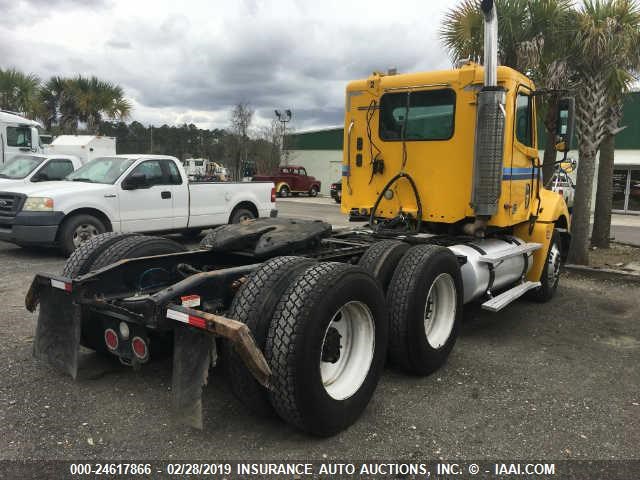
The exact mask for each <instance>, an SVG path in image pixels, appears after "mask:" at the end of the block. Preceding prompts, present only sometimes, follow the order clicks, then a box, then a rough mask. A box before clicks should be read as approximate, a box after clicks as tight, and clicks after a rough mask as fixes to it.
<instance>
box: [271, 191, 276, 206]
mask: <svg viewBox="0 0 640 480" xmlns="http://www.w3.org/2000/svg"><path fill="white" fill-rule="evenodd" d="M275 201H276V187H273V188H272V189H271V203H275Z"/></svg>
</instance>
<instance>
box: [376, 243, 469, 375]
mask: <svg viewBox="0 0 640 480" xmlns="http://www.w3.org/2000/svg"><path fill="white" fill-rule="evenodd" d="M462 293H463V291H462V277H461V274H460V267H459V265H458V260H457V258H456V256H455V255H454V254H453V253H452V252H451V251H450V250H449V249H448V248H445V247H441V246H437V245H418V246H415V247H412V248H410V249H409V250H408V251H407V253H406V254H405V255H404V257H403V258H402V260H401V261H400V264H399V265H398V268H396V271H395V273H394V274H393V278H392V279H391V283H390V284H389V290H388V292H387V304H388V306H389V312H390V322H389V328H390V334H389V354H390V355H389V357H390V359H391V362H392V363H393V364H395V365H396V366H398V367H400V368H402V369H403V370H405V371H407V372H410V373H413V374H416V375H428V374H430V373H432V372H433V371H435V370H437V369H438V368H440V366H442V364H444V362H445V361H446V359H447V357H448V356H449V353H450V352H451V349H452V348H453V345H454V344H455V341H456V338H457V336H458V331H459V327H460V323H461V318H462V300H463V297H462Z"/></svg>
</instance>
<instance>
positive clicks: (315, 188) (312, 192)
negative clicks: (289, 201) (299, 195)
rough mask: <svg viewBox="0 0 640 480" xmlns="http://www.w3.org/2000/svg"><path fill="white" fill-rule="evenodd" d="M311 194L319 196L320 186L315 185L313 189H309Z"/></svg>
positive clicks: (311, 195)
mask: <svg viewBox="0 0 640 480" xmlns="http://www.w3.org/2000/svg"><path fill="white" fill-rule="evenodd" d="M309 196H310V197H317V196H318V187H316V186H315V185H314V186H313V187H311V190H309Z"/></svg>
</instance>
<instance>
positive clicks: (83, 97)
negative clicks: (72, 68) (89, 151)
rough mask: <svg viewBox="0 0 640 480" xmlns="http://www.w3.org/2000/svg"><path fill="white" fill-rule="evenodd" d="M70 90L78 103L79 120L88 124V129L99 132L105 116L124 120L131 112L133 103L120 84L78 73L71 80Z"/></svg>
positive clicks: (77, 113)
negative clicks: (126, 96)
mask: <svg viewBox="0 0 640 480" xmlns="http://www.w3.org/2000/svg"><path fill="white" fill-rule="evenodd" d="M70 90H71V92H72V94H73V96H74V101H75V104H76V115H77V120H78V121H80V122H84V123H86V125H87V130H88V131H90V132H97V129H98V128H99V126H100V122H101V121H102V119H103V118H104V117H106V118H108V119H110V120H123V119H125V118H127V117H128V116H129V114H130V112H131V103H130V102H129V101H128V100H127V99H125V98H124V92H123V90H122V88H121V87H120V86H118V85H114V84H112V83H110V82H106V81H103V80H100V79H98V78H97V77H93V76H92V77H90V78H87V77H83V76H82V75H78V76H77V77H76V78H74V79H73V80H71V84H70Z"/></svg>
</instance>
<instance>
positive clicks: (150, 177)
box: [120, 159, 174, 232]
mask: <svg viewBox="0 0 640 480" xmlns="http://www.w3.org/2000/svg"><path fill="white" fill-rule="evenodd" d="M164 162H170V160H157V159H153V160H143V161H142V162H141V163H139V164H138V165H137V166H136V167H135V168H134V169H133V170H131V171H130V172H129V174H128V175H127V176H126V177H125V178H124V179H123V180H122V182H121V184H120V220H121V223H122V231H123V232H152V231H160V230H172V229H173V228H174V227H173V224H174V221H173V217H174V214H173V188H174V185H173V184H172V183H171V178H170V175H169V174H168V170H167V168H166V165H164V164H163V163H164ZM163 167H164V168H163ZM139 175H144V177H145V178H146V184H145V185H143V186H140V187H136V188H127V185H128V184H129V183H130V181H131V179H132V177H134V176H139ZM123 187H125V188H123Z"/></svg>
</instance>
